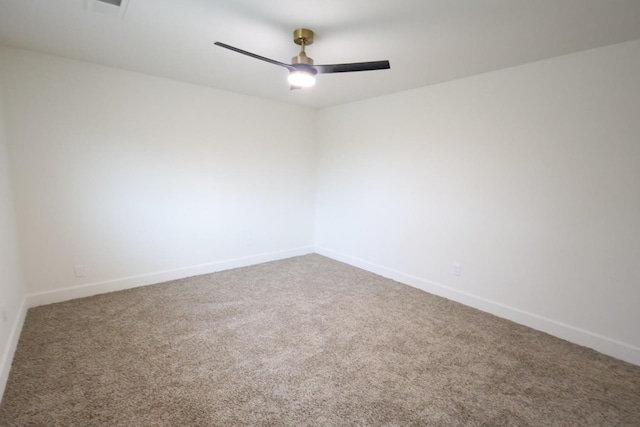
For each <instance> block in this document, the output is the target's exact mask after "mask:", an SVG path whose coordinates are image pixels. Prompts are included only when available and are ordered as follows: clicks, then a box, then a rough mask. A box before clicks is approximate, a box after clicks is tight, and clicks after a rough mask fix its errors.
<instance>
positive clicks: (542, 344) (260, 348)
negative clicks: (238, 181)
mask: <svg viewBox="0 0 640 427" xmlns="http://www.w3.org/2000/svg"><path fill="white" fill-rule="evenodd" d="M0 425H2V426H116V425H117V426H151V425H153V426H214V425H215V426H231V425H256V426H259V425H264V426H266V425H270V426H304V425H318V426H333V425H356V426H357V425H362V426H365V425H383V426H410V425H428V426H503V425H504V426H639V425H640V367H638V366H634V365H631V364H628V363H624V362H621V361H619V360H615V359H613V358H610V357H607V356H604V355H602V354H599V353H597V352H595V351H592V350H589V349H587V348H584V347H579V346H576V345H573V344H570V343H568V342H566V341H562V340H559V339H556V338H553V337H551V336H549V335H546V334H544V333H540V332H537V331H534V330H532V329H529V328H526V327H523V326H519V325H516V324H514V323H512V322H509V321H506V320H502V319H499V318H496V317H494V316H492V315H489V314H486V313H482V312H480V311H477V310H474V309H472V308H469V307H465V306H462V305H460V304H457V303H454V302H451V301H448V300H445V299H442V298H439V297H435V296H433V295H430V294H427V293H424V292H422V291H419V290H417V289H414V288H411V287H409V286H405V285H402V284H399V283H396V282H393V281H390V280H387V279H384V278H382V277H379V276H376V275H374V274H371V273H368V272H365V271H362V270H359V269H357V268H354V267H350V266H348V265H345V264H342V263H339V262H336V261H333V260H330V259H327V258H324V257H321V256H319V255H308V256H304V257H297V258H291V259H287V260H283V261H277V262H271V263H266V264H261V265H256V266H252V267H247V268H241V269H236V270H230V271H224V272H220V273H215V274H210V275H205V276H197V277H192V278H188V279H183V280H177V281H173V282H167V283H163V284H158V285H153V286H147V287H142V288H136V289H131V290H126V291H121V292H114V293H109V294H104V295H98V296H94V297H90V298H82V299H77V300H73V301H68V302H64V303H59V304H52V305H48V306H42V307H37V308H34V309H30V310H29V312H28V315H27V319H26V322H25V325H24V329H23V331H22V335H21V337H20V342H19V344H18V349H17V351H16V355H15V359H14V361H13V366H12V370H11V373H10V377H9V382H8V385H7V389H6V392H5V394H4V398H3V401H2V403H1V404H0Z"/></svg>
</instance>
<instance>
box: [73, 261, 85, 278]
mask: <svg viewBox="0 0 640 427" xmlns="http://www.w3.org/2000/svg"><path fill="white" fill-rule="evenodd" d="M73 274H75V276H76V277H84V265H81V264H78V265H76V266H75V267H73Z"/></svg>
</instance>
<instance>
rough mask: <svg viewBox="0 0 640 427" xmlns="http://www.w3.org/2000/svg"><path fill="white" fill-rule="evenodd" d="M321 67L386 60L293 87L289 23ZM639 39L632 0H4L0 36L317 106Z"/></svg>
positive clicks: (636, 0) (639, 17)
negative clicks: (309, 33)
mask: <svg viewBox="0 0 640 427" xmlns="http://www.w3.org/2000/svg"><path fill="white" fill-rule="evenodd" d="M298 27H306V28H310V29H312V30H314V31H315V33H316V39H315V42H314V44H313V45H312V46H310V47H308V49H307V53H308V54H309V56H310V57H312V58H314V60H315V62H316V63H317V64H332V63H344V62H362V61H376V60H383V59H388V60H390V61H391V70H384V71H369V72H360V73H342V74H326V75H321V76H319V77H318V81H317V84H316V86H315V87H313V88H311V89H305V90H298V91H290V90H289V86H288V83H287V81H286V76H287V70H286V69H285V68H281V67H277V66H275V65H272V64H268V63H265V62H262V61H258V60H256V59H252V58H249V57H246V56H243V55H239V54H237V53H234V52H231V51H228V50H226V49H222V48H220V47H217V46H214V45H213V42H215V41H221V42H224V43H227V44H230V45H233V46H236V47H239V48H241V49H244V50H248V51H251V52H254V53H257V54H259V55H262V56H266V57H269V58H272V59H275V60H278V61H281V62H290V58H291V57H292V56H294V55H296V54H297V52H298V46H296V45H295V44H293V39H292V32H293V30H294V29H295V28H298ZM638 38H640V0H313V1H312V0H296V1H291V0H268V1H267V0H233V1H232V0H128V1H127V0H123V6H122V7H121V8H120V9H117V8H115V7H114V6H110V5H105V4H103V3H96V0H0V42H1V43H4V44H7V45H13V46H18V47H23V48H27V49H34V50H38V51H42V52H47V53H52V54H55V55H60V56H65V57H69V58H77V59H81V60H86V61H90V62H95V63H99V64H104V65H109V66H114V67H118V68H122V69H126V70H132V71H139V72H143V73H148V74H153V75H157V76H162V77H168V78H171V79H175V80H181V81H185V82H190V83H196V84H201V85H206V86H211V87H215V88H219V89H224V90H229V91H233V92H238V93H244V94H248V95H253V96H258V97H262V98H269V99H273V100H277V101H283V102H289V103H293V104H299V105H306V106H312V107H324V106H329V105H336V104H341V103H346V102H351V101H356V100H360V99H364V98H369V97H373V96H379V95H384V94H388V93H392V92H398V91H403V90H407V89H412V88H416V87H421V86H426V85H431V84H435V83H439V82H444V81H447V80H452V79H457V78H460V77H465V76H469V75H473V74H478V73H483V72H487V71H493V70H497V69H501V68H506V67H511V66H514V65H519V64H524V63H527V62H532V61H537V60H541V59H545V58H550V57H553V56H558V55H562V54H566V53H571V52H576V51H580V50H584V49H590V48H594V47H600V46H605V45H608V44H613V43H618V42H623V41H627V40H632V39H638Z"/></svg>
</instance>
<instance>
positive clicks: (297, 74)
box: [101, 0, 391, 89]
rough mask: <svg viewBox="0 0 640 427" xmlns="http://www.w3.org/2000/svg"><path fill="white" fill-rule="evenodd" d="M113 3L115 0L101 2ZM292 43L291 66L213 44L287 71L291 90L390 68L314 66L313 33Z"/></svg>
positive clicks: (385, 64) (297, 33)
mask: <svg viewBox="0 0 640 427" xmlns="http://www.w3.org/2000/svg"><path fill="white" fill-rule="evenodd" d="M101 1H115V0H101ZM293 42H294V43H295V44H297V45H299V46H300V53H299V54H298V55H297V56H294V57H293V58H291V64H285V63H284V62H280V61H276V60H274V59H269V58H265V57H264V56H260V55H256V54H255V53H251V52H247V51H246V50H242V49H238V48H237V47H233V46H230V45H228V44H224V43H221V42H215V43H214V44H215V45H216V46H220V47H223V48H225V49H229V50H232V51H234V52H237V53H240V54H242V55H246V56H249V57H251V58H255V59H259V60H260V61H264V62H268V63H270V64H274V65H277V66H279V67H283V68H286V69H288V70H289V78H288V80H289V84H290V85H291V89H302V88H305V87H311V86H313V85H315V84H316V74H328V73H350V72H353V71H373V70H388V69H389V68H391V66H390V65H389V61H370V62H354V63H351V64H330V65H314V64H313V59H311V58H309V57H308V56H307V54H306V52H305V47H307V46H308V45H310V44H312V43H313V31H311V30H309V29H307V28H298V29H297V30H294V31H293Z"/></svg>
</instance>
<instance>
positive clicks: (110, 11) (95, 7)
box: [84, 0, 129, 19]
mask: <svg viewBox="0 0 640 427" xmlns="http://www.w3.org/2000/svg"><path fill="white" fill-rule="evenodd" d="M128 3H129V0H84V10H86V11H87V12H94V13H99V14H101V15H108V16H115V17H118V18H120V19H123V18H124V14H125V13H126V11H127V6H128Z"/></svg>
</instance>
